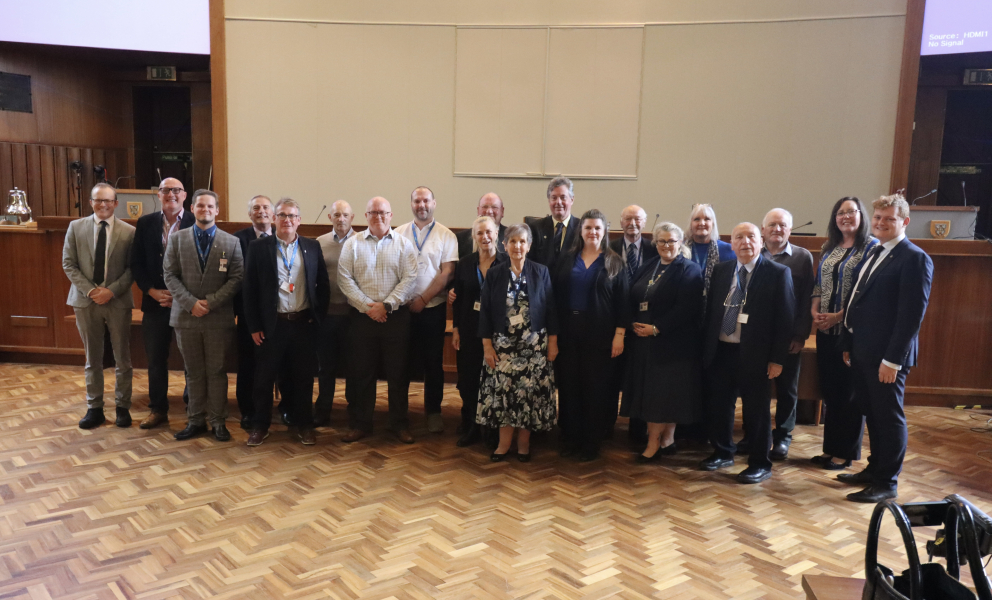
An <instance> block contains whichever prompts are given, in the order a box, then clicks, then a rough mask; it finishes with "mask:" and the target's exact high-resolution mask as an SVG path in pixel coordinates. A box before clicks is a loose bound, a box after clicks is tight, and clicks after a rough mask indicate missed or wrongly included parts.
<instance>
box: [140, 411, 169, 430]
mask: <svg viewBox="0 0 992 600" xmlns="http://www.w3.org/2000/svg"><path fill="white" fill-rule="evenodd" d="M168 422H169V415H167V414H165V413H157V412H152V413H148V416H147V417H145V420H144V421H142V422H141V425H139V427H141V428H142V429H152V428H153V427H158V426H159V425H161V424H162V423H168Z"/></svg>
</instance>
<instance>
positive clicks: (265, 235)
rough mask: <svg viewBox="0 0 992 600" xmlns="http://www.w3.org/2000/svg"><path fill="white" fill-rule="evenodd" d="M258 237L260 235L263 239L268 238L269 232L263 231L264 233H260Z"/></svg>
mask: <svg viewBox="0 0 992 600" xmlns="http://www.w3.org/2000/svg"><path fill="white" fill-rule="evenodd" d="M258 237H259V239H261V238H267V237H269V234H267V233H263V234H262V235H260V236H258Z"/></svg>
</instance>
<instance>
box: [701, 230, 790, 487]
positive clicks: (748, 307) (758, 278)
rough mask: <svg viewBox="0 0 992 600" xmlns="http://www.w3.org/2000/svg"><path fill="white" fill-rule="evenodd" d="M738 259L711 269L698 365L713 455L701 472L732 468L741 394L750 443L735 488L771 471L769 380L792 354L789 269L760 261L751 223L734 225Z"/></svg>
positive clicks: (757, 236) (733, 242) (757, 480)
mask: <svg viewBox="0 0 992 600" xmlns="http://www.w3.org/2000/svg"><path fill="white" fill-rule="evenodd" d="M730 243H731V246H732V248H733V250H734V254H735V255H736V256H737V260H736V261H725V262H722V263H720V264H718V265H717V266H716V267H715V268H714V269H713V277H712V279H711V282H710V294H709V295H708V297H707V303H708V305H707V309H708V310H707V312H706V314H707V315H708V317H707V320H706V331H705V333H704V336H705V337H704V344H705V345H704V347H703V365H704V366H705V367H706V379H707V382H708V387H709V389H708V390H707V393H706V418H707V419H708V421H709V429H710V443H711V444H713V454H712V455H711V456H710V457H709V458H707V459H706V460H704V461H702V462H701V463H699V468H700V469H701V470H703V471H715V470H717V469H721V468H723V467H729V466H731V465H733V464H734V453H735V452H736V450H737V448H736V446H735V445H734V437H733V434H734V408H735V406H736V405H737V395H738V392H740V397H741V403H742V404H743V409H744V436H745V437H747V438H748V439H749V440H750V441H751V448H750V453H749V454H748V461H747V464H748V467H747V469H745V470H743V471H741V473H740V474H738V475H737V481H739V482H740V483H760V482H762V481H764V480H766V479H768V478H769V477H771V474H772V461H771V458H770V457H769V450H770V449H771V445H772V425H771V382H770V381H769V380H770V379H775V378H776V377H778V376H779V375H780V374H781V373H782V365H783V364H784V363H785V360H786V358H787V357H788V354H789V342H790V341H792V331H793V324H794V320H795V304H796V298H795V294H794V293H793V290H792V275H791V274H790V272H789V269H788V267H784V266H782V265H780V264H778V263H776V262H775V261H772V260H769V259H767V258H762V256H761V245H762V241H761V230H760V229H758V226H757V225H754V224H753V223H741V224H740V225H738V226H737V227H734V231H733V233H732V234H731V240H730Z"/></svg>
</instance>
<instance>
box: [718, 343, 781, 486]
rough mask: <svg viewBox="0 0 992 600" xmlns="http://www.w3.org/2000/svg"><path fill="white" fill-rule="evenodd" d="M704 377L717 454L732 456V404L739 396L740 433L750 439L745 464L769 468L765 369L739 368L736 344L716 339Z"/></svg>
mask: <svg viewBox="0 0 992 600" xmlns="http://www.w3.org/2000/svg"><path fill="white" fill-rule="evenodd" d="M706 376H707V380H708V384H709V385H708V386H707V394H706V413H707V419H708V420H709V429H710V443H711V444H712V445H713V449H714V451H715V452H716V454H717V455H719V456H720V457H721V458H733V457H734V453H735V452H736V451H737V445H736V444H734V408H735V407H736V406H737V396H738V394H739V395H740V397H741V404H742V405H743V409H744V411H743V414H744V436H745V437H747V438H748V440H749V441H750V444H751V446H750V448H749V450H750V453H749V454H748V459H747V464H748V466H750V467H764V468H766V469H771V468H772V461H771V459H769V458H768V451H769V450H770V449H771V446H772V420H771V403H772V398H771V386H770V382H769V381H768V372H767V370H765V369H761V370H758V371H756V372H748V371H745V370H744V369H743V368H741V360H740V344H728V343H726V342H719V343H718V345H717V351H716V357H715V358H714V359H713V364H711V365H710V366H709V368H707V370H706Z"/></svg>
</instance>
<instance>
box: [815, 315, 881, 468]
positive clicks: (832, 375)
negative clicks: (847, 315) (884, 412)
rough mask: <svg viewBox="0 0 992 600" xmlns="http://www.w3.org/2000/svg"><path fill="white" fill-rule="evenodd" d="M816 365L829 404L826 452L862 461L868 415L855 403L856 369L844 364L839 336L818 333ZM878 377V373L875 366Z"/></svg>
mask: <svg viewBox="0 0 992 600" xmlns="http://www.w3.org/2000/svg"><path fill="white" fill-rule="evenodd" d="M816 366H817V368H818V369H819V372H820V395H821V396H823V403H824V405H825V406H826V411H827V414H826V417H825V418H824V420H823V453H824V454H829V455H830V456H836V457H837V458H842V459H844V460H861V441H862V438H863V437H864V432H865V416H864V414H862V412H861V409H860V408H859V407H858V406H857V405H856V404H855V403H854V372H853V371H852V370H851V367H849V366H847V365H846V364H844V353H843V351H842V350H841V348H840V336H839V335H831V334H829V333H823V332H822V331H817V332H816ZM875 375H876V378H877V375H878V372H877V369H876V373H875Z"/></svg>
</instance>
